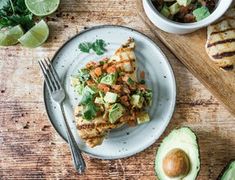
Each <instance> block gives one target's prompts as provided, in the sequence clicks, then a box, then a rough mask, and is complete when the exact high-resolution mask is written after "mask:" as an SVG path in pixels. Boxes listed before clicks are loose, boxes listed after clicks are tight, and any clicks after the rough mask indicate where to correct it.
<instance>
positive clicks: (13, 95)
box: [0, 0, 235, 180]
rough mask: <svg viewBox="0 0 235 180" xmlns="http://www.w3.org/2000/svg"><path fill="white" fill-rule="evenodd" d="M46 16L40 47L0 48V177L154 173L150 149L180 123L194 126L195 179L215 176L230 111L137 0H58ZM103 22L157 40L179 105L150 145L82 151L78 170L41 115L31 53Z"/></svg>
mask: <svg viewBox="0 0 235 180" xmlns="http://www.w3.org/2000/svg"><path fill="white" fill-rule="evenodd" d="M48 22H49V26H50V29H51V35H50V38H49V40H48V42H47V43H46V44H45V45H44V46H43V47H40V48H37V49H26V48H23V47H21V46H19V45H18V46H13V47H6V48H3V47H1V48H0V79H1V81H0V179H26V178H27V179H146V180H151V179H155V175H154V158H155V152H156V149H157V147H158V145H159V143H160V142H161V140H162V138H163V137H164V136H165V135H167V134H168V133H169V132H170V131H171V130H172V129H173V128H175V127H177V126H181V125H187V126H189V127H191V128H192V129H193V130H195V131H196V132H197V134H198V138H199V144H200V153H201V171H200V174H199V177H198V179H199V180H208V179H211V180H214V179H216V177H217V176H218V174H219V172H220V171H221V169H222V168H223V166H224V165H225V164H226V162H228V161H229V160H230V159H231V158H235V150H234V149H235V118H234V117H233V116H232V115H231V114H230V113H229V112H228V111H227V110H226V109H225V108H224V106H223V105H222V104H221V103H219V102H218V101H217V100H216V99H215V97H214V96H213V95H212V94H211V93H210V92H209V91H208V90H207V89H206V88H205V87H204V86H203V85H202V84H201V83H200V82H199V81H198V80H197V79H196V78H195V77H194V76H193V75H192V74H191V73H190V72H189V71H188V70H187V69H186V68H185V67H184V66H183V64H181V63H180V61H179V60H177V58H176V57H175V56H174V55H172V54H171V53H170V51H169V50H168V49H167V48H166V47H165V46H164V45H163V44H162V43H161V42H160V41H159V40H158V39H157V38H156V37H155V35H154V34H153V33H152V31H151V30H150V29H149V28H148V27H147V26H146V25H145V23H144V22H143V21H142V19H141V18H140V17H139V16H138V12H137V6H136V0H77V1H74V0H61V5H60V8H59V10H58V12H57V13H55V14H54V15H53V16H51V17H50V18H49V19H48ZM101 24H119V25H125V26H128V27H132V28H135V29H137V30H139V31H142V32H144V33H145V34H146V35H148V36H149V37H151V38H152V39H153V40H154V41H155V42H156V43H157V44H158V45H159V46H160V47H161V48H162V50H163V51H164V52H165V53H166V54H167V57H168V58H169V61H170V63H171V65H172V66H173V69H174V71H175V75H176V80H177V85H178V94H177V106H176V111H175V114H174V116H173V118H172V121H171V123H170V125H169V126H168V128H167V130H166V131H165V133H164V134H163V135H162V137H161V138H160V139H159V140H158V141H157V142H156V143H155V144H154V145H152V146H151V147H150V148H148V149H146V150H145V151H143V152H141V153H139V154H137V155H135V156H133V157H130V158H126V159H120V160H112V161H107V160H98V159H93V158H90V157H88V156H85V159H86V162H87V171H86V173H85V174H84V175H82V176H81V175H80V176H79V175H77V173H76V172H75V171H74V168H73V164H72V162H71V157H70V152H69V149H68V146H67V145H66V143H65V142H64V141H63V140H62V139H61V138H60V137H59V135H58V134H56V132H55V130H54V129H53V127H52V126H51V124H50V122H49V121H48V119H47V116H46V112H45V108H44V105H43V100H42V99H43V97H42V83H43V80H42V75H41V73H40V70H39V68H38V65H37V60H38V59H40V58H42V57H52V56H53V54H54V53H55V51H56V50H57V49H58V48H59V47H60V46H61V45H62V44H63V43H64V42H65V41H66V40H68V39H69V38H70V37H71V36H73V35H75V34H77V33H78V32H79V31H81V30H83V29H84V27H91V26H95V25H101ZM178 38H179V39H180V38H183V37H178ZM183 40H184V38H183ZM192 53H193V52H192ZM156 70H157V67H156ZM221 88H223V89H224V87H221Z"/></svg>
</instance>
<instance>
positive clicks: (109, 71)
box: [107, 65, 117, 74]
mask: <svg viewBox="0 0 235 180" xmlns="http://www.w3.org/2000/svg"><path fill="white" fill-rule="evenodd" d="M115 72H117V69H116V67H115V66H114V65H112V66H109V67H108V68H107V73H109V74H111V73H115Z"/></svg>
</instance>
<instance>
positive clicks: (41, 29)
mask: <svg viewBox="0 0 235 180" xmlns="http://www.w3.org/2000/svg"><path fill="white" fill-rule="evenodd" d="M48 36H49V28H48V26H47V24H46V22H45V21H44V20H41V21H40V22H39V23H38V24H36V25H34V26H33V27H32V28H31V29H30V30H29V31H28V32H26V33H25V34H24V35H23V36H21V38H20V39H18V41H19V42H20V43H21V44H22V45H23V46H25V47H29V48H36V47H38V46H40V45H42V44H43V43H44V42H45V41H46V40H47V38H48Z"/></svg>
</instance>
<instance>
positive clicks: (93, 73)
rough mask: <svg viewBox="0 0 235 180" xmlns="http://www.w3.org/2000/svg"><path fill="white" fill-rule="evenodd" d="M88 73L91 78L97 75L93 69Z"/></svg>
mask: <svg viewBox="0 0 235 180" xmlns="http://www.w3.org/2000/svg"><path fill="white" fill-rule="evenodd" d="M90 75H91V77H92V78H93V79H94V78H96V77H97V76H96V74H95V71H94V70H93V71H91V72H90Z"/></svg>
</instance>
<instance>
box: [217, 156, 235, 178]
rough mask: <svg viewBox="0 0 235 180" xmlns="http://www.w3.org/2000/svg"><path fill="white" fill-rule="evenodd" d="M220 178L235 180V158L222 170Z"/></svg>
mask: <svg viewBox="0 0 235 180" xmlns="http://www.w3.org/2000/svg"><path fill="white" fill-rule="evenodd" d="M218 180H235V159H234V160H231V161H230V162H229V163H228V164H227V166H226V167H225V168H224V169H223V170H222V172H221V173H220V175H219V177H218Z"/></svg>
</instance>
